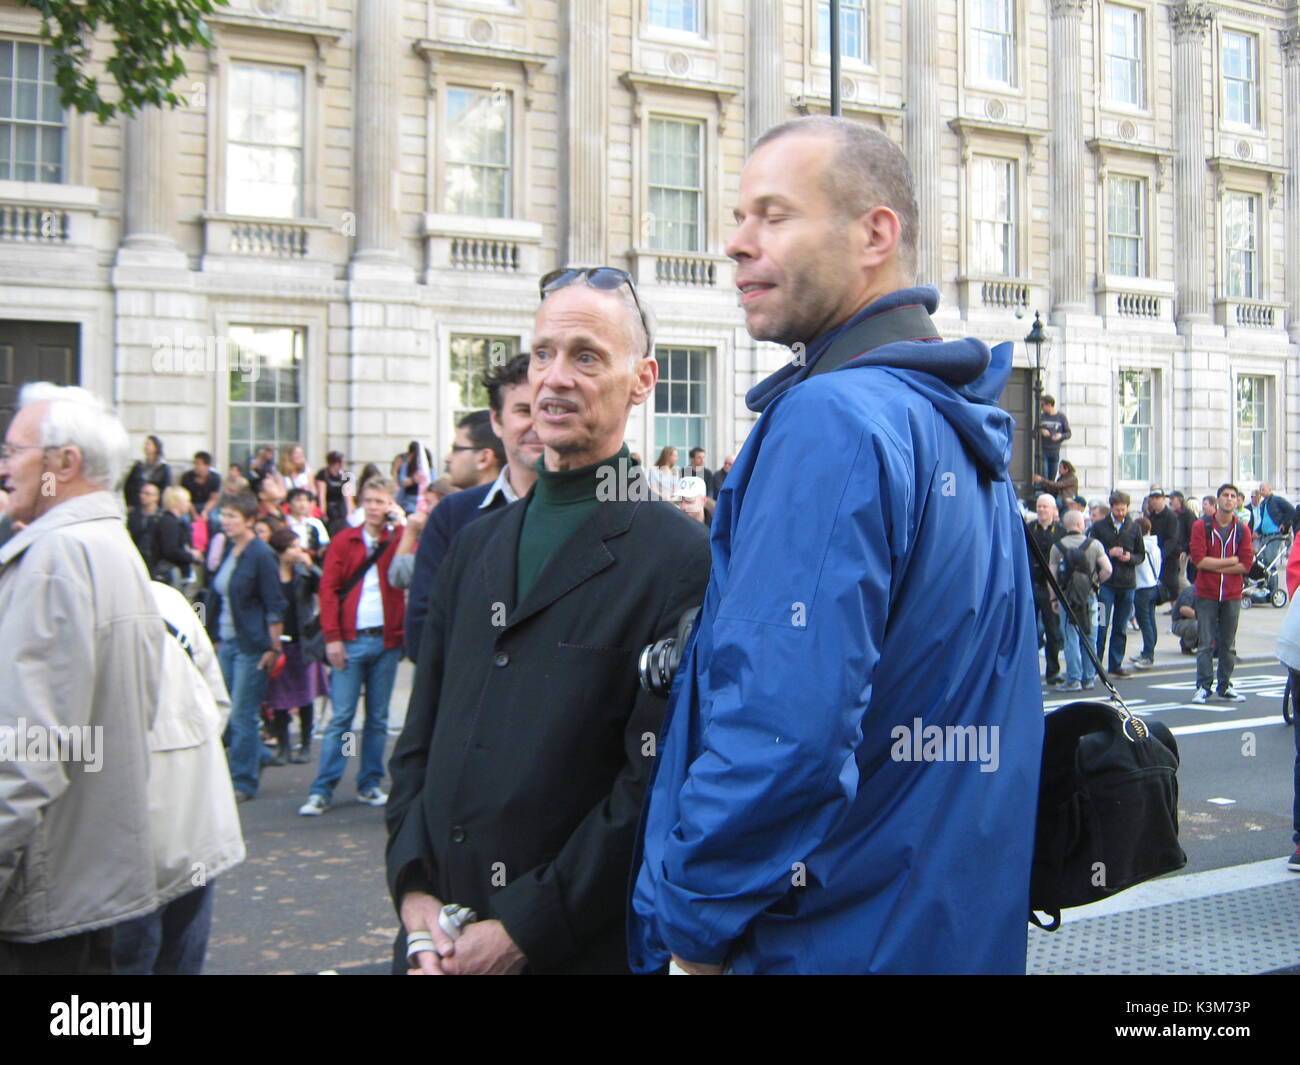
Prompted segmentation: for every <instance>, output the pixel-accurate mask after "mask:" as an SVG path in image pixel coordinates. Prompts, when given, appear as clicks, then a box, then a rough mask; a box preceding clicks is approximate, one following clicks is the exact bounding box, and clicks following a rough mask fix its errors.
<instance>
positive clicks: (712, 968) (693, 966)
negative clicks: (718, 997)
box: [673, 954, 722, 976]
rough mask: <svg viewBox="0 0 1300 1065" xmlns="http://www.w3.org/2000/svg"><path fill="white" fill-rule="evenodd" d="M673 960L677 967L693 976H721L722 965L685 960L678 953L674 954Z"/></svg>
mask: <svg viewBox="0 0 1300 1065" xmlns="http://www.w3.org/2000/svg"><path fill="white" fill-rule="evenodd" d="M673 962H674V963H675V964H676V965H677V967H678V968H679V969H681V970H683V971H684V972H687V973H689V974H690V975H691V976H721V975H722V966H721V965H711V964H710V963H709V962H706V961H683V960H682V959H681V958H679V957H678V956H677V955H676V954H674V955H673Z"/></svg>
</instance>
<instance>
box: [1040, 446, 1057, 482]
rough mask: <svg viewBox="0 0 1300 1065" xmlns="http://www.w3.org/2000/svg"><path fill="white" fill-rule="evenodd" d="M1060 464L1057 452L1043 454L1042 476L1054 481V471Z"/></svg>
mask: <svg viewBox="0 0 1300 1065" xmlns="http://www.w3.org/2000/svg"><path fill="white" fill-rule="evenodd" d="M1060 464H1061V453H1060V452H1059V451H1044V452H1043V476H1044V477H1045V478H1046V479H1047V480H1049V481H1054V480H1056V471H1057V468H1058V467H1059V466H1060Z"/></svg>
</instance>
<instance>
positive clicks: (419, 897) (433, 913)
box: [401, 891, 456, 976]
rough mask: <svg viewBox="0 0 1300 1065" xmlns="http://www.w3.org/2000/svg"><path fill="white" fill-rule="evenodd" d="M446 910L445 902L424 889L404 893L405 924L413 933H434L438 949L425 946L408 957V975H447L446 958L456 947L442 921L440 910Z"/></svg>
mask: <svg viewBox="0 0 1300 1065" xmlns="http://www.w3.org/2000/svg"><path fill="white" fill-rule="evenodd" d="M441 912H442V903H441V902H439V901H438V900H437V899H436V898H434V897H433V896H432V895H430V894H428V893H427V892H424V891H408V892H407V893H406V894H405V895H403V896H402V906H401V915H402V927H403V928H404V929H406V934H407V935H408V936H409V935H410V934H411V933H412V932H428V933H429V935H431V936H433V945H434V947H435V948H436V950H422V951H420V952H419V953H418V954H416V956H415V959H414V960H412V959H411V958H410V957H409V956H408V957H407V964H408V965H409V966H410V968H408V969H407V970H406V975H407V976H445V975H446V973H447V970H446V969H444V968H443V966H442V962H443V959H444V958H449V957H450V956H451V954H452V952H453V951H455V949H456V944H455V942H454V941H453V940H452V938H451V936H449V935H447V933H446V932H444V931H443V930H442V928H441V927H440V926H439V924H438V914H439V913H441Z"/></svg>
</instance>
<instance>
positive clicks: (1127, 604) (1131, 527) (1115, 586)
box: [1090, 492, 1147, 677]
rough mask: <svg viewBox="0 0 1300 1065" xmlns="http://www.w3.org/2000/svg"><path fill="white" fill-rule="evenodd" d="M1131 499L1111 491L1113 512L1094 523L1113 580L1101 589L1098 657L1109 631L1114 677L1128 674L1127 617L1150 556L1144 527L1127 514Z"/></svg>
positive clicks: (1110, 666)
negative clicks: (1140, 571) (1140, 573)
mask: <svg viewBox="0 0 1300 1065" xmlns="http://www.w3.org/2000/svg"><path fill="white" fill-rule="evenodd" d="M1128 506H1129V498H1128V495H1127V494H1126V493H1124V492H1111V494H1110V514H1109V516H1107V517H1105V518H1102V520H1101V521H1098V522H1094V523H1093V526H1092V529H1091V530H1090V532H1091V534H1092V538H1093V539H1094V540H1096V541H1097V542H1098V543H1100V544H1101V546H1102V547H1104V548H1105V549H1106V554H1107V555H1108V556H1109V557H1110V564H1111V574H1110V579H1109V580H1108V581H1106V583H1105V584H1103V585H1102V586H1101V588H1100V589H1098V592H1097V598H1098V599H1099V600H1100V601H1101V607H1102V619H1101V620H1102V623H1101V624H1100V625H1098V626H1097V657H1098V658H1100V657H1101V656H1102V655H1103V654H1104V653H1105V650H1106V634H1107V630H1109V632H1110V661H1109V662H1108V663H1107V665H1106V671H1107V672H1108V673H1110V675H1111V676H1112V677H1127V676H1128V675H1129V670H1127V669H1124V668H1123V666H1124V651H1125V649H1126V648H1127V646H1128V619H1129V618H1130V617H1132V615H1133V605H1134V599H1135V597H1136V595H1137V568H1138V566H1140V565H1141V564H1142V560H1143V559H1145V558H1146V557H1147V552H1146V547H1145V545H1144V544H1143V543H1142V530H1141V529H1139V528H1138V526H1137V523H1136V522H1134V521H1133V519H1132V518H1130V517H1129V516H1128Z"/></svg>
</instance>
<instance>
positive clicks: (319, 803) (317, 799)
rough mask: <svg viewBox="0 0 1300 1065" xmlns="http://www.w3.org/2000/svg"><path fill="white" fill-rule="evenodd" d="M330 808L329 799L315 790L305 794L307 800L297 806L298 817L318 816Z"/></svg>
mask: <svg viewBox="0 0 1300 1065" xmlns="http://www.w3.org/2000/svg"><path fill="white" fill-rule="evenodd" d="M329 808H330V804H329V800H328V799H326V798H325V797H324V796H323V795H317V794H316V793H315V792H312V794H310V795H308V796H307V801H306V802H305V803H303V804H302V805H301V806H299V807H298V816H300V817H320V815H321V814H323V813H324V812H325V811H326V810H328V809H329Z"/></svg>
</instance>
